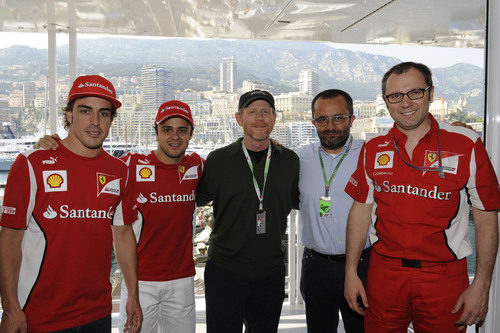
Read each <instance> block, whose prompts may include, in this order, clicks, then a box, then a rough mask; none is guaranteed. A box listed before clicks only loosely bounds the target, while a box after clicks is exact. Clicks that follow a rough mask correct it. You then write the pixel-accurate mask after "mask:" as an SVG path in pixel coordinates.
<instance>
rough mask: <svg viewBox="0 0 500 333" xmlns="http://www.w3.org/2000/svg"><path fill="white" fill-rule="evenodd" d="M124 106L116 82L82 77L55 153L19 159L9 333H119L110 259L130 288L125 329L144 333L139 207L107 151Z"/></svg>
mask: <svg viewBox="0 0 500 333" xmlns="http://www.w3.org/2000/svg"><path fill="white" fill-rule="evenodd" d="M120 106H121V103H120V102H119V101H118V100H117V99H116V93H115V89H114V87H113V85H112V84H111V82H109V81H108V80H106V79H105V78H103V77H101V76H98V75H89V76H80V77H78V78H77V79H76V80H75V82H74V83H73V86H72V88H71V91H70V93H69V96H68V101H67V106H66V107H65V108H64V121H65V127H66V128H67V129H68V136H67V137H66V138H64V139H63V140H61V141H60V142H59V144H58V148H57V149H55V150H30V151H27V152H24V153H22V154H20V155H19V156H18V157H17V159H16V161H15V162H14V164H13V165H12V167H11V169H10V173H9V176H8V179H7V186H6V188H5V196H4V202H3V209H2V217H1V220H0V225H1V226H2V230H1V231H0V294H1V297H2V306H3V309H4V312H3V317H2V322H1V326H0V331H2V332H27V331H29V332H49V331H50V332H52V331H61V330H64V331H65V332H77V331H78V332H79V331H84V332H110V330H111V307H112V305H111V284H110V281H109V275H110V270H111V265H110V262H111V255H112V246H113V241H114V246H115V253H116V256H117V259H118V262H119V264H120V267H121V270H122V272H123V276H124V279H125V281H126V283H127V286H128V289H129V292H130V293H129V295H130V297H129V301H128V302H127V313H128V318H129V320H128V321H127V323H126V328H127V330H129V331H130V332H138V331H139V329H140V327H141V321H142V312H141V308H140V305H139V300H138V287H137V255H136V253H137V246H136V241H135V237H134V232H133V229H132V226H131V223H132V222H134V221H135V220H136V217H137V210H136V205H135V204H134V202H133V197H132V192H131V191H129V190H128V184H129V172H128V169H127V166H126V165H125V163H123V162H122V161H120V160H118V159H116V158H114V157H112V156H110V155H109V154H107V153H106V152H105V151H104V150H103V149H102V143H103V141H104V139H105V138H106V137H107V135H108V132H109V128H110V126H111V123H112V121H113V118H114V116H115V115H116V109H117V108H119V107H120Z"/></svg>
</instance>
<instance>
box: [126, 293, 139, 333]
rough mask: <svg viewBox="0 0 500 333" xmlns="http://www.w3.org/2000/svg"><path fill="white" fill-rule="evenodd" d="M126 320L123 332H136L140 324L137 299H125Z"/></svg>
mask: <svg viewBox="0 0 500 333" xmlns="http://www.w3.org/2000/svg"><path fill="white" fill-rule="evenodd" d="M126 310H127V322H126V323H125V326H124V328H123V332H129V333H137V332H139V331H140V329H141V325H142V310H141V306H140V304H139V301H138V300H137V299H131V298H129V299H128V300H127V306H126Z"/></svg>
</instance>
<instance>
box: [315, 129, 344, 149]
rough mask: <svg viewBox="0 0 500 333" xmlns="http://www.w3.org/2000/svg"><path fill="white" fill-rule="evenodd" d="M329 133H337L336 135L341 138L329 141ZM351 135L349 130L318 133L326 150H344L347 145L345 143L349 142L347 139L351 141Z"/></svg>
mask: <svg viewBox="0 0 500 333" xmlns="http://www.w3.org/2000/svg"><path fill="white" fill-rule="evenodd" d="M328 133H335V134H338V135H339V136H338V137H336V138H335V139H327V138H326V135H325V134H328ZM349 135H350V130H349V128H347V129H345V130H340V131H336V130H333V131H328V130H325V131H322V132H319V131H318V136H319V141H320V142H321V146H322V147H324V148H326V149H338V148H342V147H343V146H344V145H345V143H346V142H347V139H349Z"/></svg>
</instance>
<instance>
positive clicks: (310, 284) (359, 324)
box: [300, 248, 369, 333]
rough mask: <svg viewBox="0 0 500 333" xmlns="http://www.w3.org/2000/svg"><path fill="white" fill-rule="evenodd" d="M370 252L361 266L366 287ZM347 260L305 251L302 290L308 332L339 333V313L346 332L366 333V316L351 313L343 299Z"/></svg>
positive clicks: (359, 270) (361, 277)
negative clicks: (364, 317) (364, 323)
mask: <svg viewBox="0 0 500 333" xmlns="http://www.w3.org/2000/svg"><path fill="white" fill-rule="evenodd" d="M368 261H369V252H368V251H365V255H363V256H362V258H361V260H360V262H359V265H358V276H359V277H360V279H361V281H363V283H364V284H365V285H366V275H367V272H368ZM344 280H345V258H343V259H342V258H340V259H338V260H336V259H333V258H326V257H323V256H320V255H317V254H315V253H314V251H310V250H309V249H307V248H306V249H304V256H303V257H302V273H301V279H300V291H301V293H302V297H303V298H304V301H305V303H306V321H307V332H309V333H316V332H317V333H326V332H337V326H338V323H339V310H340V312H341V313H342V320H343V323H344V329H345V331H346V332H347V333H358V332H364V326H363V317H362V316H360V315H358V314H357V313H356V312H354V311H352V310H351V309H350V308H349V305H348V304H347V301H346V299H345V298H344Z"/></svg>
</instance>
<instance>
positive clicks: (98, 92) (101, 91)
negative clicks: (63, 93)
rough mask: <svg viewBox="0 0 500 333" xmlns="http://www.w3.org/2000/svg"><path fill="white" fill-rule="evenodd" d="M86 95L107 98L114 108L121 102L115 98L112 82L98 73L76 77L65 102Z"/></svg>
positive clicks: (120, 104) (118, 106)
mask: <svg viewBox="0 0 500 333" xmlns="http://www.w3.org/2000/svg"><path fill="white" fill-rule="evenodd" d="M87 96H94V97H101V98H104V99H107V100H108V101H110V102H111V104H113V106H114V107H115V109H118V108H120V106H122V103H120V101H119V100H117V99H116V92H115V87H113V84H112V83H111V82H109V81H108V80H106V79H105V78H103V77H102V76H99V75H82V76H79V77H77V78H76V80H75V82H73V86H72V87H71V90H70V91H69V95H68V101H67V103H69V102H71V101H73V100H75V99H77V98H80V97H87Z"/></svg>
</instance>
